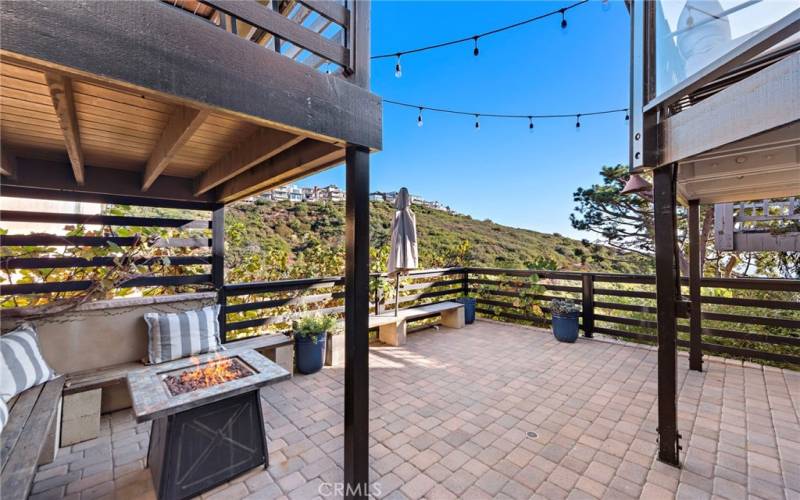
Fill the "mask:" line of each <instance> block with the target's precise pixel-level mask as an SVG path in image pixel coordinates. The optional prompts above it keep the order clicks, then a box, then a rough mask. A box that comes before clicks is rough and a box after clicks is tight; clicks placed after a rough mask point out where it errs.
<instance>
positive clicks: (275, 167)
mask: <svg viewBox="0 0 800 500" xmlns="http://www.w3.org/2000/svg"><path fill="white" fill-rule="evenodd" d="M343 159H344V148H343V147H342V146H337V145H335V144H329V143H327V142H321V141H315V140H313V139H306V140H305V141H303V142H301V143H300V144H298V145H296V146H294V147H293V148H290V149H287V150H286V151H283V152H282V153H279V154H277V155H275V156H273V157H272V158H270V159H269V160H266V161H264V162H262V163H260V164H259V165H256V166H255V167H253V168H251V169H249V170H247V171H246V172H244V173H242V174H239V175H238V176H236V177H234V178H233V179H231V180H229V181H228V182H226V183H225V184H222V186H220V187H219V188H218V191H217V193H218V195H217V201H218V202H221V203H230V202H232V201H236V200H238V199H240V198H244V197H245V196H249V195H252V194H255V193H258V192H260V191H263V190H265V189H268V188H271V187H275V186H277V185H279V184H284V183H286V182H289V181H291V180H294V179H298V178H300V177H304V176H306V175H309V174H312V173H314V172H317V171H319V170H321V169H323V168H326V167H328V166H331V165H335V164H336V163H338V162H340V161H342V160H343Z"/></svg>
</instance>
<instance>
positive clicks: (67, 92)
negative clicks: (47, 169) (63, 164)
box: [45, 73, 86, 184]
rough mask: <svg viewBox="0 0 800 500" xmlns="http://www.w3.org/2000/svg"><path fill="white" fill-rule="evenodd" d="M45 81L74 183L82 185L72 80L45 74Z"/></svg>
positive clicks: (81, 165) (82, 178) (79, 138)
mask: <svg viewBox="0 0 800 500" xmlns="http://www.w3.org/2000/svg"><path fill="white" fill-rule="evenodd" d="M45 80H46V81H47V86H48V88H49V90H50V98H51V99H52V101H53V108H54V109H55V112H56V116H57V117H58V124H59V126H60V127H61V132H62V133H63V134H64V145H65V146H66V149H67V155H68V156H69V162H70V164H71V165H72V173H73V175H74V176H75V181H76V182H77V183H78V184H83V183H84V182H85V181H86V173H85V171H84V164H83V148H82V147H81V133H80V127H79V126H78V114H77V113H76V111H75V96H74V95H73V93H72V80H71V79H69V78H68V77H65V76H64V75H60V74H57V73H45Z"/></svg>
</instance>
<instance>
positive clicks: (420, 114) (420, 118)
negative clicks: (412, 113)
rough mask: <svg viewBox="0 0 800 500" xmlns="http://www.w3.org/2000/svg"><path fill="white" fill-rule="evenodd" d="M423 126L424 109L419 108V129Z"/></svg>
mask: <svg viewBox="0 0 800 500" xmlns="http://www.w3.org/2000/svg"><path fill="white" fill-rule="evenodd" d="M421 126H422V108H419V115H417V127H421Z"/></svg>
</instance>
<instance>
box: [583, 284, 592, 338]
mask: <svg viewBox="0 0 800 500" xmlns="http://www.w3.org/2000/svg"><path fill="white" fill-rule="evenodd" d="M581 299H582V304H581V315H582V317H583V336H584V337H590V338H591V337H592V332H593V331H594V275H593V274H591V273H585V274H584V275H583V290H582V293H581Z"/></svg>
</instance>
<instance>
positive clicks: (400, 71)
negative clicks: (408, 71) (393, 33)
mask: <svg viewBox="0 0 800 500" xmlns="http://www.w3.org/2000/svg"><path fill="white" fill-rule="evenodd" d="M394 76H395V77H396V78H400V77H401V76H403V68H402V67H401V66H400V54H397V63H396V64H395V65H394Z"/></svg>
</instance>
